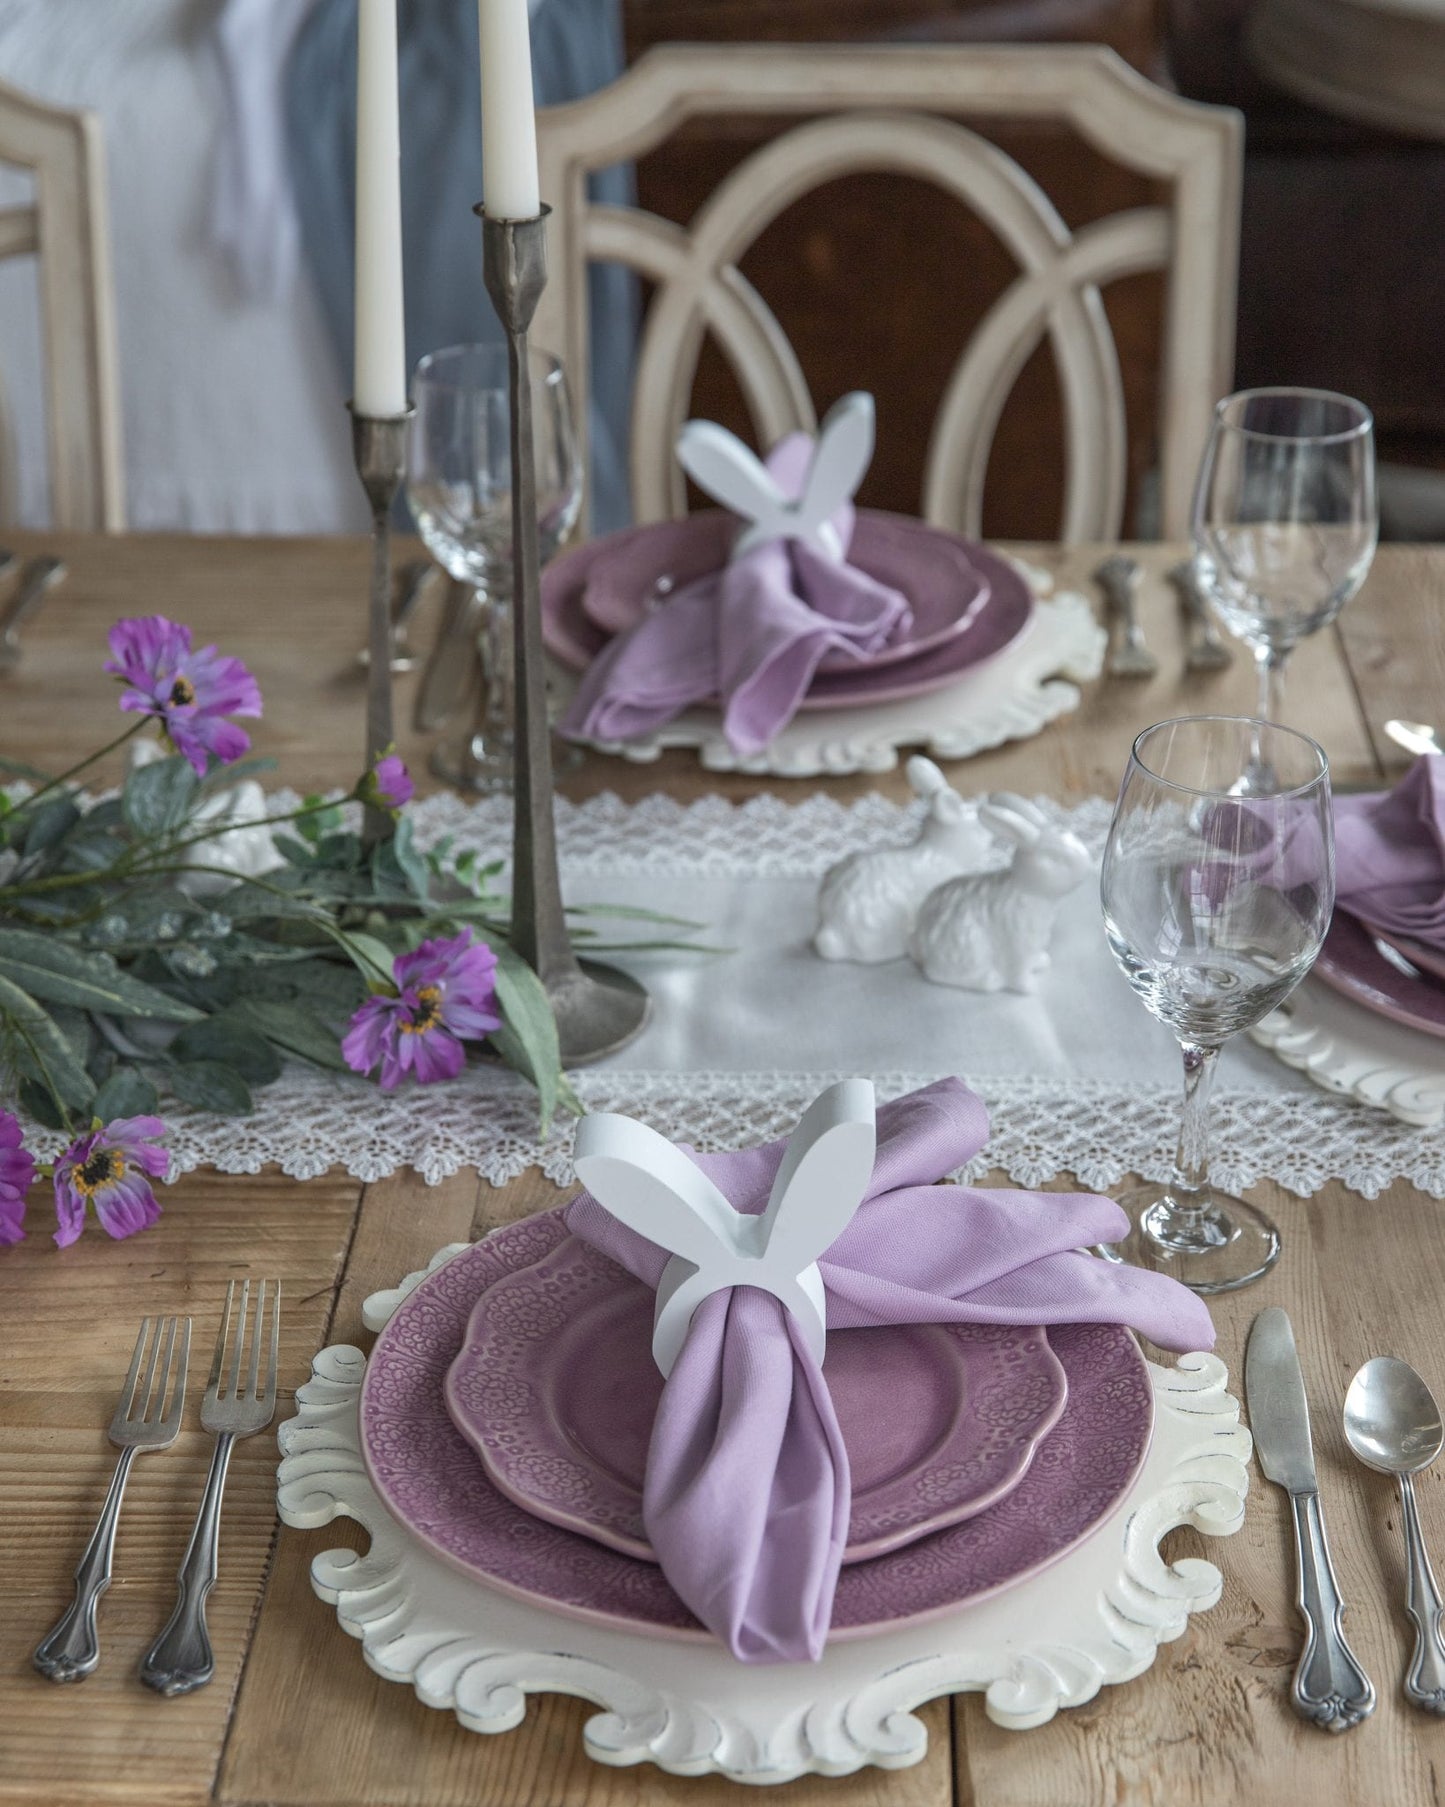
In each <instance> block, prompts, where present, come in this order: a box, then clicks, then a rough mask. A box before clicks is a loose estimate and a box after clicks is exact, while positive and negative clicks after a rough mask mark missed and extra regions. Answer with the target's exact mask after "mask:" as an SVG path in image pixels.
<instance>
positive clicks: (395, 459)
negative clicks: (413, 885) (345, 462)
mask: <svg viewBox="0 0 1445 1807" xmlns="http://www.w3.org/2000/svg"><path fill="white" fill-rule="evenodd" d="M347 406H348V408H350V409H351V450H352V454H353V456H354V457H355V459H356V474H357V476H358V477H360V479H361V487H362V488H363V489H364V490H365V491H366V499H367V501H368V503H370V505H371V600H370V605H369V610H368V615H367V642H366V645H367V676H366V765H367V769H368V770H370V768H371V767H372V766H374V765H375V764H376V761H377V760H378V759H379V758H380V757H381V755H382V754H383V753H384V752H385V751H386V749H387V748H388V747H389V746H391V744H392V742H393V741H394V740H395V738H396V736H395V732H394V730H393V727H392V712H391V510H392V504H393V503H394V502H395V501H396V497H397V491H398V490H399V489H400V488H401V480H402V477H403V475H404V474H405V471H406V432H407V426H408V424H409V422H410V420H411V417H412V414H413V413H414V412H415V410H414V409H413V408H411V407H408V408H407V410H406V412H405V413H404V414H383V415H376V414H358V413H357V411H356V409H355V407H353V406H352V404H351V403H350V402H348V403H347ZM391 828H392V823H391V817H390V816H389V815H388V814H387V812H386V811H385V810H381V809H368V810H367V811H366V823H365V831H364V832H365V838H366V839H367V840H368V841H379V840H381V839H382V838H383V837H384V836H385V835H388V834H390V833H391Z"/></svg>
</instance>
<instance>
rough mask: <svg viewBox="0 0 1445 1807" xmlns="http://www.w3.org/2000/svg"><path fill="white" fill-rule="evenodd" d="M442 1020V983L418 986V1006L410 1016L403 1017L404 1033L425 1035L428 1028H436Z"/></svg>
mask: <svg viewBox="0 0 1445 1807" xmlns="http://www.w3.org/2000/svg"><path fill="white" fill-rule="evenodd" d="M441 1020H442V988H441V986H440V985H420V986H418V987H417V994H416V1007H415V1009H414V1010H413V1011H412V1014H411V1016H410V1017H408V1018H403V1020H402V1025H401V1032H402V1034H403V1035H425V1034H426V1032H427V1030H428V1029H435V1028H436V1027H437V1026H438V1024H439V1023H440V1022H441Z"/></svg>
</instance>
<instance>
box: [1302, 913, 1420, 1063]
mask: <svg viewBox="0 0 1445 1807" xmlns="http://www.w3.org/2000/svg"><path fill="white" fill-rule="evenodd" d="M1398 940H1399V938H1398V937H1391V945H1392V946H1396V945H1398ZM1401 952H1402V953H1405V950H1404V949H1403V948H1402V949H1401ZM1405 957H1406V958H1407V959H1413V956H1412V955H1410V954H1408V953H1405ZM1312 970H1313V971H1314V972H1316V973H1318V974H1319V976H1320V978H1322V979H1323V980H1324V982H1325V984H1326V985H1329V986H1331V987H1333V989H1334V990H1335V991H1338V992H1341V993H1342V994H1343V995H1344V996H1345V997H1347V998H1353V999H1354V1001H1355V1002H1356V1003H1357V1004H1363V1005H1364V1006H1365V1008H1366V1010H1373V1011H1374V1012H1375V1014H1376V1015H1377V1016H1386V1017H1389V1019H1390V1020H1391V1022H1395V1023H1403V1024H1404V1025H1405V1026H1406V1027H1407V1028H1409V1029H1421V1030H1423V1031H1424V1032H1425V1034H1426V1035H1438V1036H1445V984H1442V983H1441V982H1440V980H1439V979H1437V978H1435V977H1433V976H1432V975H1430V974H1429V973H1421V974H1419V975H1412V974H1410V973H1407V972H1403V971H1402V970H1401V969H1400V968H1399V967H1398V966H1396V965H1395V964H1394V962H1393V961H1392V960H1391V959H1390V958H1389V956H1388V955H1387V954H1384V953H1382V952H1381V951H1380V949H1379V948H1378V947H1377V946H1376V945H1375V933H1374V931H1373V930H1372V929H1369V928H1367V927H1366V926H1365V924H1364V923H1362V922H1361V921H1360V920H1359V919H1358V918H1357V917H1354V916H1351V915H1350V913H1349V911H1348V910H1336V911H1335V914H1334V918H1333V920H1332V921H1331V923H1330V928H1329V933H1328V934H1327V935H1326V936H1325V942H1324V946H1323V947H1322V948H1321V949H1320V953H1319V958H1318V959H1317V960H1316V961H1315V963H1314V967H1313V968H1312Z"/></svg>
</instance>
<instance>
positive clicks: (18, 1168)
mask: <svg viewBox="0 0 1445 1807" xmlns="http://www.w3.org/2000/svg"><path fill="white" fill-rule="evenodd" d="M34 1178H35V1160H34V1157H33V1156H32V1155H31V1153H30V1151H29V1149H28V1148H26V1147H25V1146H24V1144H23V1143H22V1142H21V1140H20V1125H19V1123H18V1122H17V1121H16V1119H15V1118H14V1117H12V1116H11V1114H10V1112H9V1111H0V1242H19V1240H20V1239H21V1237H22V1236H23V1235H24V1234H25V1232H24V1230H23V1229H22V1228H21V1227H20V1226H21V1224H22V1223H23V1222H24V1219H25V1194H26V1193H27V1192H28V1191H29V1190H30V1182H31V1181H32V1180H33V1179H34Z"/></svg>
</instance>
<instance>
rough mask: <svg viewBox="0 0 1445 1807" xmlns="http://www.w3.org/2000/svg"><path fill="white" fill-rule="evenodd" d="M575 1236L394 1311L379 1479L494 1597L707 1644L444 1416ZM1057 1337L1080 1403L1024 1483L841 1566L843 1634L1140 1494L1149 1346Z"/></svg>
mask: <svg viewBox="0 0 1445 1807" xmlns="http://www.w3.org/2000/svg"><path fill="white" fill-rule="evenodd" d="M567 1235H568V1231H567V1227H566V1225H565V1224H564V1223H563V1222H562V1219H561V1214H560V1212H549V1213H547V1214H546V1215H545V1216H542V1217H531V1218H527V1219H525V1220H524V1221H523V1222H521V1223H518V1224H509V1225H508V1226H507V1227H506V1228H505V1229H502V1230H498V1231H496V1232H494V1234H492V1235H491V1236H489V1237H487V1238H486V1239H485V1241H483V1242H479V1243H476V1244H474V1245H473V1246H472V1247H471V1248H469V1249H467V1250H465V1251H463V1253H461V1254H460V1255H457V1256H454V1257H453V1259H452V1260H450V1261H448V1262H446V1263H445V1264H444V1265H443V1266H442V1267H440V1268H438V1269H437V1271H436V1272H435V1273H434V1274H431V1275H429V1276H428V1278H427V1279H425V1280H423V1281H422V1282H421V1284H420V1285H419V1286H417V1288H416V1289H415V1291H413V1292H412V1293H411V1294H410V1295H409V1296H408V1297H407V1298H406V1299H405V1300H404V1301H403V1302H402V1304H401V1305H400V1306H398V1308H397V1310H396V1311H395V1312H394V1313H393V1315H392V1318H391V1321H390V1322H389V1323H388V1324H387V1326H386V1328H385V1329H384V1330H383V1331H382V1332H381V1334H380V1336H379V1337H378V1338H377V1340H376V1346H375V1348H374V1349H373V1351H372V1354H371V1359H370V1361H369V1362H368V1363H367V1366H366V1377H365V1380H364V1381H363V1383H362V1390H361V1408H360V1432H361V1447H362V1456H363V1459H364V1461H365V1464H366V1470H367V1474H368V1476H369V1478H370V1480H371V1483H372V1485H373V1486H374V1487H375V1489H376V1491H377V1494H378V1497H379V1498H380V1499H381V1501H382V1502H383V1504H384V1505H385V1506H386V1508H387V1510H388V1511H389V1512H390V1513H391V1515H392V1517H393V1518H395V1519H396V1521H397V1522H398V1524H399V1525H401V1526H402V1527H403V1528H404V1529H405V1530H406V1531H407V1532H409V1533H410V1535H412V1536H413V1537H415V1538H416V1539H417V1541H418V1542H419V1543H421V1544H422V1545H423V1546H424V1547H425V1548H426V1549H427V1550H429V1551H430V1552H431V1553H432V1554H434V1555H435V1556H437V1557H438V1558H439V1559H440V1560H442V1561H443V1562H446V1563H449V1564H451V1565H452V1566H453V1567H454V1568H456V1569H457V1570H458V1571H460V1572H461V1573H463V1574H466V1575H468V1576H470V1577H471V1578H472V1579H473V1580H476V1581H480V1582H482V1583H483V1584H484V1585H485V1586H487V1587H492V1588H496V1589H499V1590H500V1591H502V1592H504V1593H508V1594H513V1595H515V1596H517V1597H518V1598H520V1599H523V1600H526V1601H528V1602H529V1603H531V1604H533V1605H540V1606H542V1607H544V1608H547V1609H549V1610H552V1611H556V1612H560V1613H563V1614H566V1615H567V1616H569V1617H572V1618H579V1619H586V1620H589V1621H591V1622H592V1623H595V1624H603V1625H608V1626H611V1627H613V1628H614V1629H621V1630H623V1631H631V1632H642V1633H646V1634H647V1635H649V1636H654V1637H668V1638H677V1639H685V1640H688V1641H691V1642H708V1641H711V1634H710V1633H709V1632H707V1631H706V1630H704V1628H703V1627H702V1626H701V1625H699V1624H698V1622H697V1620H696V1619H694V1618H693V1617H692V1615H691V1614H690V1613H689V1612H688V1610H687V1608H686V1607H685V1606H684V1605H683V1604H682V1602H681V1601H680V1600H679V1599H678V1598H677V1596H676V1594H674V1593H673V1591H672V1589H671V1588H670V1587H669V1586H668V1584H667V1581H666V1579H665V1577H664V1576H663V1573H662V1571H661V1569H659V1568H658V1567H656V1566H655V1565H654V1564H653V1563H649V1562H638V1561H637V1560H636V1559H635V1558H634V1557H631V1556H624V1555H622V1554H621V1553H620V1552H619V1551H617V1550H609V1549H607V1548H606V1547H605V1546H604V1545H602V1544H599V1543H597V1542H595V1541H594V1540H593V1539H592V1538H590V1537H582V1536H580V1535H579V1534H578V1533H577V1532H575V1531H567V1530H564V1529H563V1528H562V1527H561V1526H560V1525H552V1524H548V1523H547V1522H546V1521H545V1520H543V1519H539V1518H535V1517H533V1516H532V1514H531V1513H528V1512H524V1511H523V1510H522V1508H521V1507H520V1506H518V1505H516V1504H515V1503H514V1502H513V1501H512V1500H509V1499H508V1498H507V1496H506V1495H505V1494H504V1493H502V1492H501V1490H500V1489H499V1488H498V1487H496V1486H495V1485H494V1484H493V1482H492V1481H491V1479H490V1478H489V1477H488V1475H487V1472H486V1470H485V1469H484V1468H483V1467H482V1464H481V1462H480V1461H479V1460H478V1458H477V1454H476V1451H475V1450H474V1449H473V1448H472V1446H471V1445H470V1444H469V1443H468V1442H467V1440H466V1438H465V1437H463V1436H462V1434H461V1432H460V1431H459V1430H458V1429H457V1428H456V1426H455V1425H454V1424H453V1423H452V1421H451V1418H450V1417H449V1416H448V1414H447V1409H446V1401H445V1397H444V1392H443V1388H444V1383H445V1380H446V1375H447V1370H448V1369H449V1368H450V1367H451V1365H452V1363H453V1362H454V1361H455V1360H456V1358H457V1355H458V1353H459V1352H460V1350H461V1348H462V1344H463V1342H464V1341H465V1339H466V1334H467V1325H468V1323H469V1321H470V1319H471V1315H472V1310H473V1308H474V1307H475V1305H476V1302H477V1299H478V1298H479V1297H480V1296H481V1294H482V1292H483V1291H484V1290H485V1289H486V1288H487V1287H488V1286H490V1285H491V1284H492V1283H493V1282H494V1281H496V1280H500V1279H501V1278H502V1276H503V1275H505V1274H507V1273H511V1272H515V1271H517V1270H518V1269H520V1268H524V1267H529V1266H531V1265H532V1263H534V1262H536V1261H539V1260H541V1259H542V1258H543V1257H544V1256H546V1255H548V1254H549V1253H551V1251H552V1250H553V1249H555V1248H556V1247H557V1245H558V1244H559V1243H561V1242H562V1241H563V1240H564V1238H566V1237H567ZM615 1274H616V1280H617V1283H618V1284H621V1283H622V1282H623V1281H624V1280H626V1279H628V1276H626V1275H625V1274H624V1273H623V1271H622V1269H621V1268H617V1269H616V1270H615ZM632 1284H634V1285H639V1284H640V1283H639V1282H636V1281H633V1282H632ZM644 1290H645V1289H644ZM1048 1334H1049V1342H1050V1345H1051V1346H1052V1348H1053V1350H1054V1353H1055V1354H1056V1355H1057V1356H1058V1358H1059V1361H1060V1362H1061V1363H1062V1365H1063V1369H1064V1373H1065V1375H1066V1376H1067V1379H1068V1403H1067V1404H1066V1406H1065V1408H1064V1413H1063V1416H1062V1417H1061V1418H1060V1419H1059V1422H1058V1424H1057V1425H1056V1426H1055V1427H1054V1430H1053V1432H1052V1433H1051V1435H1050V1436H1048V1437H1047V1438H1045V1440H1044V1442H1043V1443H1042V1444H1041V1445H1040V1446H1039V1449H1038V1453H1037V1454H1036V1455H1035V1457H1034V1460H1033V1461H1032V1463H1030V1465H1029V1469H1028V1472H1027V1473H1026V1474H1025V1475H1024V1477H1023V1479H1022V1480H1021V1481H1020V1482H1019V1484H1018V1486H1017V1487H1015V1488H1014V1489H1013V1490H1012V1491H1011V1492H1010V1493H1009V1494H1008V1495H1007V1496H1006V1497H1005V1498H1004V1499H1002V1500H1000V1501H999V1502H998V1504H997V1505H995V1506H992V1507H990V1508H989V1509H988V1510H987V1511H986V1512H981V1513H979V1514H978V1516H977V1517H975V1518H970V1519H966V1520H964V1522H963V1523H962V1524H957V1525H951V1526H950V1527H949V1528H948V1529H947V1530H943V1531H937V1532H935V1533H934V1534H933V1536H931V1537H925V1538H923V1539H922V1540H921V1541H919V1542H918V1543H914V1544H910V1545H909V1546H908V1547H907V1548H906V1549H903V1550H895V1551H894V1552H892V1554H890V1555H888V1556H880V1557H878V1558H877V1559H876V1560H875V1561H873V1562H859V1563H855V1564H853V1565H852V1566H851V1567H850V1568H847V1569H845V1570H844V1571H843V1573H842V1575H841V1576H840V1577H839V1582H838V1591H837V1594H836V1596H835V1599H834V1606H833V1628H832V1631H831V1633H830V1636H831V1637H834V1638H837V1639H840V1640H841V1639H847V1638H858V1637H866V1636H868V1635H870V1634H871V1633H875V1632H883V1631H893V1630H896V1629H898V1628H899V1627H900V1626H903V1625H907V1624H910V1623H915V1622H921V1621H924V1620H927V1619H931V1618H934V1617H937V1616H938V1615H939V1614H941V1613H946V1612H950V1611H952V1610H954V1609H955V1608H957V1607H958V1606H960V1605H962V1604H964V1603H965V1602H968V1601H972V1600H977V1599H981V1598H983V1597H985V1596H986V1595H989V1594H993V1593H997V1592H999V1591H1000V1590H1001V1589H1003V1588H1006V1587H1009V1586H1011V1585H1013V1584H1014V1583H1015V1582H1018V1581H1022V1580H1024V1579H1026V1578H1027V1577H1028V1576H1030V1575H1034V1574H1037V1573H1038V1572H1039V1571H1040V1570H1041V1569H1044V1568H1047V1567H1048V1566H1049V1564H1050V1563H1053V1562H1056V1561H1057V1560H1058V1559H1059V1558H1060V1557H1061V1556H1063V1555H1065V1554H1066V1553H1067V1552H1068V1551H1069V1550H1071V1549H1073V1548H1074V1547H1075V1545H1077V1544H1078V1543H1080V1542H1082V1540H1083V1539H1084V1538H1086V1537H1087V1536H1088V1535H1089V1533H1090V1532H1091V1531H1092V1530H1093V1529H1094V1528H1095V1527H1096V1526H1097V1525H1098V1524H1099V1523H1100V1521H1101V1520H1102V1519H1104V1518H1106V1517H1107V1516H1108V1515H1109V1513H1111V1512H1112V1511H1113V1510H1114V1508H1115V1507H1116V1506H1117V1505H1118V1504H1119V1502H1120V1501H1121V1500H1122V1499H1123V1498H1124V1496H1125V1495H1126V1494H1127V1492H1128V1491H1129V1488H1130V1487H1131V1486H1132V1485H1133V1483H1134V1481H1135V1479H1136V1477H1137V1475H1138V1473H1139V1470H1140V1468H1141V1467H1142V1465H1143V1462H1144V1458H1145V1456H1146V1455H1147V1454H1148V1450H1149V1440H1150V1436H1151V1434H1152V1431H1153V1424H1154V1393H1153V1387H1152V1385H1151V1383H1150V1380H1149V1372H1148V1368H1147V1367H1146V1365H1145V1362H1144V1358H1143V1356H1142V1355H1141V1354H1140V1352H1139V1347H1138V1344H1137V1343H1136V1342H1135V1340H1134V1338H1133V1336H1132V1335H1131V1334H1130V1333H1129V1332H1128V1331H1127V1330H1122V1329H1120V1328H1118V1327H1117V1326H1115V1325H1110V1324H1068V1325H1061V1326H1055V1327H1053V1328H1052V1329H1050V1331H1049V1333H1048Z"/></svg>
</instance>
